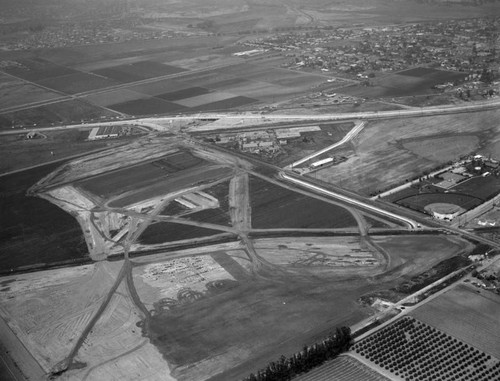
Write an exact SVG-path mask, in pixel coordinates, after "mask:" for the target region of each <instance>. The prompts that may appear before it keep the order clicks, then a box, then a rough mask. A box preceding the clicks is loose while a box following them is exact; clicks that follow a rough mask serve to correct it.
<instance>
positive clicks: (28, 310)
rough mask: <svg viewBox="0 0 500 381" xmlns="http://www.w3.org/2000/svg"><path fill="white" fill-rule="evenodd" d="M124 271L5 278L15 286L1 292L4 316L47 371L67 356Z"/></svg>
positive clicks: (90, 268)
mask: <svg viewBox="0 0 500 381" xmlns="http://www.w3.org/2000/svg"><path fill="white" fill-rule="evenodd" d="M119 266H120V265H119V264H110V263H108V264H104V263H101V264H99V265H87V266H80V267H73V268H68V269H58V270H49V271H42V272H37V273H31V274H23V275H15V276H10V277H4V278H2V281H3V282H5V281H8V280H11V282H10V283H8V286H7V287H4V288H2V290H1V291H0V298H1V301H2V303H1V307H0V313H1V314H2V317H3V318H4V319H7V321H9V322H10V326H11V328H12V329H13V330H14V332H15V333H16V335H17V336H18V337H19V338H20V340H21V341H22V342H23V344H24V345H25V346H26V347H27V348H28V350H29V351H30V352H31V353H32V355H33V356H34V357H35V359H36V360H37V361H38V362H39V363H40V365H41V366H42V367H43V368H44V370H45V371H49V370H50V369H51V368H52V367H53V366H54V365H55V364H57V363H58V362H59V361H61V360H63V359H64V358H65V357H66V356H67V354H68V353H69V351H70V350H71V348H72V346H73V341H74V340H75V338H77V337H78V334H79V333H80V332H81V331H82V330H83V329H84V328H85V326H86V324H87V323H88V321H89V320H90V319H91V318H92V315H93V314H94V313H95V311H96V310H97V308H98V307H99V304H100V301H102V298H103V297H104V295H105V294H106V293H107V291H108V290H109V288H110V287H111V284H112V282H113V276H112V274H114V275H115V276H116V271H117V269H118V268H119ZM110 275H111V276H110Z"/></svg>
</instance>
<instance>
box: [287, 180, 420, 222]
mask: <svg viewBox="0 0 500 381" xmlns="http://www.w3.org/2000/svg"><path fill="white" fill-rule="evenodd" d="M280 177H281V178H283V179H285V180H287V181H290V182H292V183H295V184H298V185H300V186H303V187H305V188H309V189H311V190H314V191H316V192H320V193H323V194H326V195H328V196H330V197H334V198H337V199H339V200H342V201H344V202H347V203H348V204H351V205H354V206H358V207H361V208H363V209H368V210H370V211H372V212H376V213H378V214H382V215H384V216H386V217H389V218H392V219H395V220H398V221H401V222H403V223H404V224H406V225H408V227H409V228H410V229H418V228H419V227H420V226H419V224H418V223H417V222H416V221H414V220H412V219H410V218H406V217H403V216H400V215H398V214H395V213H392V212H388V211H386V210H384V209H381V208H377V207H376V206H373V205H370V204H367V203H364V202H362V201H359V200H355V199H352V198H350V197H347V196H344V195H342V194H339V193H335V192H332V191H329V190H327V189H324V188H321V187H319V186H317V185H313V184H311V183H308V182H307V181H303V180H299V179H296V178H294V177H291V176H288V175H287V174H286V173H284V172H281V173H280Z"/></svg>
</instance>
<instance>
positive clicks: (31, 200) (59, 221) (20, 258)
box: [0, 162, 88, 271]
mask: <svg viewBox="0 0 500 381" xmlns="http://www.w3.org/2000/svg"><path fill="white" fill-rule="evenodd" d="M62 164H63V162H60V163H54V164H48V165H45V166H42V167H38V168H34V169H31V170H27V171H23V172H18V173H14V174H11V175H7V176H3V177H2V178H1V181H0V195H1V197H0V215H1V216H2V218H1V219H0V269H2V270H3V271H7V270H9V269H17V268H20V267H26V266H28V267H29V266H32V265H37V264H50V263H54V262H62V261H73V260H79V259H83V258H86V257H87V255H88V251H87V246H86V244H85V240H84V238H83V234H82V231H81V228H80V225H79V224H78V223H77V221H76V219H75V218H73V217H72V216H71V215H70V214H68V213H66V212H65V211H63V210H62V209H60V208H58V207H57V206H55V205H53V204H51V203H50V202H48V201H46V200H43V199H41V198H37V197H30V196H27V195H26V191H27V190H28V189H29V188H30V187H31V186H32V185H34V184H35V183H36V182H37V181H38V180H39V179H40V178H42V177H43V176H45V175H47V174H49V173H50V172H52V171H53V170H55V169H56V168H57V167H58V166H60V165H62Z"/></svg>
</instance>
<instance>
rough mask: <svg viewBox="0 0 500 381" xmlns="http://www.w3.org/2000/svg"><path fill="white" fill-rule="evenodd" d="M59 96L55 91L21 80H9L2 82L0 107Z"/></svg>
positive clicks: (0, 85) (4, 107)
mask: <svg viewBox="0 0 500 381" xmlns="http://www.w3.org/2000/svg"><path fill="white" fill-rule="evenodd" d="M59 96H61V95H59V94H57V93H55V92H53V91H49V90H47V89H43V88H41V87H38V86H35V85H32V84H28V83H24V82H21V81H12V82H7V83H4V84H0V109H6V108H8V107H14V106H19V105H23V104H27V103H33V102H39V101H46V100H50V99H54V98H57V97H59Z"/></svg>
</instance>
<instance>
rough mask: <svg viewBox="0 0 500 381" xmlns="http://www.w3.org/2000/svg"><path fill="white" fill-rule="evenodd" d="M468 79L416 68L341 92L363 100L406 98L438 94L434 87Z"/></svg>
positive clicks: (457, 75) (440, 71)
mask: <svg viewBox="0 0 500 381" xmlns="http://www.w3.org/2000/svg"><path fill="white" fill-rule="evenodd" d="M465 77H466V74H465V73H457V72H449V71H443V70H436V69H428V68H416V69H410V70H405V71H401V72H398V73H395V74H388V75H385V76H382V77H380V78H375V79H374V80H372V86H361V85H355V86H351V87H346V88H344V89H342V90H339V91H340V92H341V93H343V94H348V95H353V96H357V97H363V98H388V97H391V98H392V97H404V96H413V95H423V94H438V93H439V91H437V90H433V89H432V86H434V85H437V84H440V83H444V82H450V81H451V82H453V81H455V80H458V79H463V78H465Z"/></svg>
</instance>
